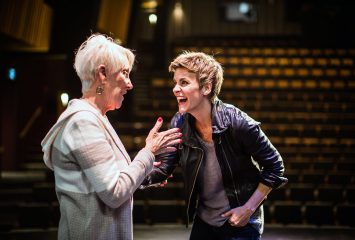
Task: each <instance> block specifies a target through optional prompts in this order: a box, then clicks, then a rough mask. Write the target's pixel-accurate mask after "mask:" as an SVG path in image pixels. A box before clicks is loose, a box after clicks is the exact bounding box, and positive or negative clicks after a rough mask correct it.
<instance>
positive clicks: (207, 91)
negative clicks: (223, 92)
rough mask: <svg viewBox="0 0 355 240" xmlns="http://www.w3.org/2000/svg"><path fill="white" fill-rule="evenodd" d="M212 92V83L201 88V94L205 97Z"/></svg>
mask: <svg viewBox="0 0 355 240" xmlns="http://www.w3.org/2000/svg"><path fill="white" fill-rule="evenodd" d="M211 91H212V83H210V82H208V83H206V84H205V85H203V87H202V93H203V95H205V96H207V95H209V94H210V93H211Z"/></svg>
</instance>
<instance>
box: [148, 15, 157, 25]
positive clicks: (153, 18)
mask: <svg viewBox="0 0 355 240" xmlns="http://www.w3.org/2000/svg"><path fill="white" fill-rule="evenodd" d="M157 20H158V17H157V15H156V14H154V13H152V14H149V22H150V24H156V23H157Z"/></svg>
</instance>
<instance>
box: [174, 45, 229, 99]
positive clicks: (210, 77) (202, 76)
mask: <svg viewBox="0 0 355 240" xmlns="http://www.w3.org/2000/svg"><path fill="white" fill-rule="evenodd" d="M181 67H183V68H186V69H187V70H189V71H191V72H194V73H196V75H197V79H198V81H199V85H200V87H202V86H203V85H205V84H206V83H212V91H211V93H210V95H209V98H210V100H211V101H212V102H213V101H215V100H216V99H217V96H218V94H219V92H220V91H221V86H222V83H223V68H222V66H221V64H220V63H219V62H217V61H216V60H215V59H214V58H213V57H212V56H210V55H207V54H205V53H202V52H189V51H184V52H183V53H181V54H180V55H179V56H177V57H176V58H175V59H174V61H172V62H171V63H170V66H169V72H175V71H176V69H177V68H181Z"/></svg>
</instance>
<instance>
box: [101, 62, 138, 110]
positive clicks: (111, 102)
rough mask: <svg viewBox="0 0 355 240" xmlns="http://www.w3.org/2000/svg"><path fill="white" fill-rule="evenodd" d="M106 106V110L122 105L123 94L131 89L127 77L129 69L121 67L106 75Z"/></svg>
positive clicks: (131, 86)
mask: <svg viewBox="0 0 355 240" xmlns="http://www.w3.org/2000/svg"><path fill="white" fill-rule="evenodd" d="M107 84H108V86H107V90H108V94H107V107H108V110H114V109H119V108H120V107H121V106H122V102H123V99H124V97H123V96H124V95H125V94H126V93H127V91H129V90H131V89H133V85H132V83H131V80H130V79H129V69H128V68H122V69H121V70H119V71H117V72H114V73H113V74H111V75H110V76H109V77H108V81H107Z"/></svg>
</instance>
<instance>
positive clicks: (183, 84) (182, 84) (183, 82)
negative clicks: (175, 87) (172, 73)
mask: <svg viewBox="0 0 355 240" xmlns="http://www.w3.org/2000/svg"><path fill="white" fill-rule="evenodd" d="M180 84H181V86H186V85H187V84H189V83H188V81H185V80H182V81H181V82H180Z"/></svg>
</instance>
